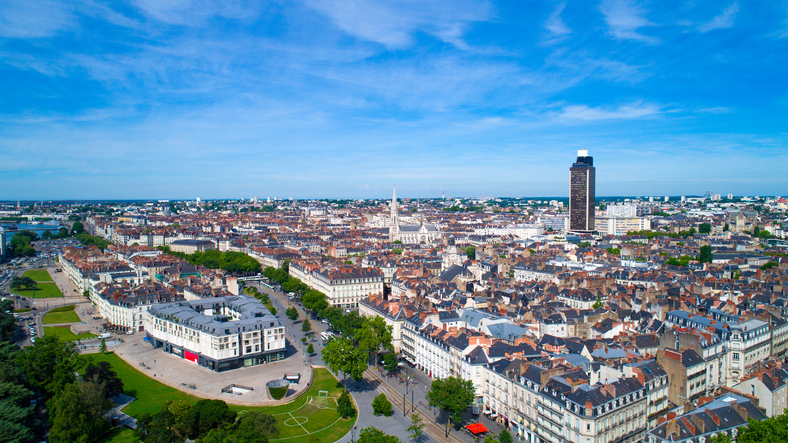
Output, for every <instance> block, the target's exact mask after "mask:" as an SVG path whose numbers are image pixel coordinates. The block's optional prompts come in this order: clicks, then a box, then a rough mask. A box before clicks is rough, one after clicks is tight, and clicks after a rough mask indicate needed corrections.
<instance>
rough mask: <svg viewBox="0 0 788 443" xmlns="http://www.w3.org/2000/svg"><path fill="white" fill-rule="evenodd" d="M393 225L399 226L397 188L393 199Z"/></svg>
mask: <svg viewBox="0 0 788 443" xmlns="http://www.w3.org/2000/svg"><path fill="white" fill-rule="evenodd" d="M391 224H393V225H396V224H397V187H396V186H395V187H394V196H393V197H392V198H391Z"/></svg>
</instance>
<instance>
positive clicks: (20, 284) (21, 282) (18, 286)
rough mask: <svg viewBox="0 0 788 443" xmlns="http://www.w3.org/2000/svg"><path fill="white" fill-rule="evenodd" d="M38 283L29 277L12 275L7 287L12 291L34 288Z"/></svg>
mask: <svg viewBox="0 0 788 443" xmlns="http://www.w3.org/2000/svg"><path fill="white" fill-rule="evenodd" d="M37 286H38V283H36V281H35V280H33V279H32V278H30V277H13V278H12V279H11V284H10V285H9V287H10V288H11V290H12V291H23V290H33V289H36V287H37Z"/></svg>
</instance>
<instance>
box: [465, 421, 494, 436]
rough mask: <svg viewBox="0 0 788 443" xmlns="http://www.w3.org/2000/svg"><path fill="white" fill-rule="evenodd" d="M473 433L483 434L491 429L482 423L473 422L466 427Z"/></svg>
mask: <svg viewBox="0 0 788 443" xmlns="http://www.w3.org/2000/svg"><path fill="white" fill-rule="evenodd" d="M465 428H466V429H468V430H469V431H471V432H472V433H473V434H481V433H482V432H489V430H488V429H487V428H486V427H485V426H484V425H483V424H481V423H471V424H469V425H468V426H466V427H465Z"/></svg>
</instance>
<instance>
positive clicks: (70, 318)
mask: <svg viewBox="0 0 788 443" xmlns="http://www.w3.org/2000/svg"><path fill="white" fill-rule="evenodd" d="M75 308H76V305H69V306H61V307H59V308H54V309H50V310H49V312H47V313H46V314H44V318H43V319H42V322H43V323H44V324H45V325H52V324H58V323H79V322H81V321H82V320H80V319H79V316H78V315H77V313H76V312H75V311H74V309H75Z"/></svg>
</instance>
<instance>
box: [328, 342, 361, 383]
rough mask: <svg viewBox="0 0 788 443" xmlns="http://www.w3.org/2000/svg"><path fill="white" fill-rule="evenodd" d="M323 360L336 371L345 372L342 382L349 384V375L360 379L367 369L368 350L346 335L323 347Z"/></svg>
mask: <svg viewBox="0 0 788 443" xmlns="http://www.w3.org/2000/svg"><path fill="white" fill-rule="evenodd" d="M323 361H324V362H326V364H327V365H328V367H329V368H330V369H331V370H332V371H334V372H341V373H342V374H343V378H342V384H343V385H344V386H347V376H348V375H349V376H350V377H352V378H353V379H354V380H356V381H359V380H361V378H362V377H363V375H364V371H366V370H367V359H366V352H365V351H363V350H361V349H359V348H358V347H357V346H356V344H355V343H353V342H352V341H351V340H350V339H348V338H346V337H338V338H335V339H333V340H331V341H329V342H328V343H326V346H325V347H324V348H323Z"/></svg>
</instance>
